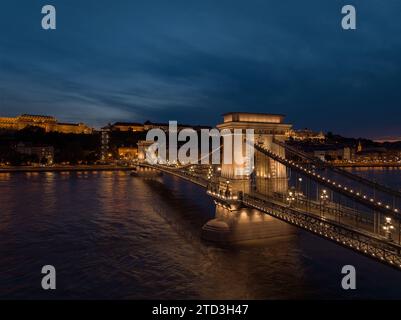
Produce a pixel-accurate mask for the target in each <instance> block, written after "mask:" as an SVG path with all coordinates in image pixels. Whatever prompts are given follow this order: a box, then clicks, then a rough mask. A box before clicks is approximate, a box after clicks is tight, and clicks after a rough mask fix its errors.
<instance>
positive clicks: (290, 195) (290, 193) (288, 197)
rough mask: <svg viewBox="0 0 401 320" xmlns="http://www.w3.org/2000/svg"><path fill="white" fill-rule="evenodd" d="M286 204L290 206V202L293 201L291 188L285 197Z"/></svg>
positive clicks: (293, 195)
mask: <svg viewBox="0 0 401 320" xmlns="http://www.w3.org/2000/svg"><path fill="white" fill-rule="evenodd" d="M286 200H287V202H288V205H289V206H290V207H291V205H292V203H293V202H294V201H295V191H294V189H293V188H291V189H289V190H288V193H287V198H286Z"/></svg>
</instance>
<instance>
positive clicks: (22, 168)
mask: <svg viewBox="0 0 401 320" xmlns="http://www.w3.org/2000/svg"><path fill="white" fill-rule="evenodd" d="M132 169H133V167H128V166H117V165H78V166H52V167H32V166H20V167H0V173H2V172H4V173H7V172H62V171H121V170H122V171H129V170H132Z"/></svg>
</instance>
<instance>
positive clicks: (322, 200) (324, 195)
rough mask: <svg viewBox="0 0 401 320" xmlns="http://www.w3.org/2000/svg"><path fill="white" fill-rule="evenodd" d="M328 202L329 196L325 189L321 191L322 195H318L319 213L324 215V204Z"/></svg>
mask: <svg viewBox="0 0 401 320" xmlns="http://www.w3.org/2000/svg"><path fill="white" fill-rule="evenodd" d="M328 201H329V194H328V193H327V190H326V189H323V190H322V193H321V194H320V209H321V213H324V211H325V208H326V204H327V202H328Z"/></svg>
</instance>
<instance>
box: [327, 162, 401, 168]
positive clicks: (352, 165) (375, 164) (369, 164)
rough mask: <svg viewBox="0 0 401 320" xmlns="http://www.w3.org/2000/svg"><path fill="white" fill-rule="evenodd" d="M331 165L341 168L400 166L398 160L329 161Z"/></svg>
mask: <svg viewBox="0 0 401 320" xmlns="http://www.w3.org/2000/svg"><path fill="white" fill-rule="evenodd" d="M331 165H332V166H333V167H343V168H390V167H395V168H397V167H398V168H400V167H401V163H400V162H367V163H364V162H358V163H331Z"/></svg>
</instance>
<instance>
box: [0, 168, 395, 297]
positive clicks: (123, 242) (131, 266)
mask: <svg viewBox="0 0 401 320" xmlns="http://www.w3.org/2000/svg"><path fill="white" fill-rule="evenodd" d="M360 173H361V174H363V175H365V176H369V177H372V176H373V177H374V178H375V179H376V180H379V181H382V182H386V184H388V185H393V186H395V187H398V188H399V187H400V185H401V170H399V169H377V170H361V172H360ZM214 214H215V208H214V204H213V202H212V200H211V199H210V198H209V197H208V196H207V195H206V194H205V192H204V191H203V190H201V189H200V188H198V187H196V186H193V185H191V184H189V183H186V182H182V181H179V180H178V179H176V178H171V177H163V178H160V179H158V180H145V179H142V178H137V177H131V176H130V175H129V173H127V172H87V173H12V174H5V173H2V174H0V298H2V299H16V298H22V299H44V298H46V299H48V298H51V299H72V298H73V299H191V298H192V299H332V298H334V299H353V298H401V271H398V270H396V269H392V268H390V267H388V266H385V265H382V264H380V263H378V262H376V261H373V260H371V259H369V258H366V257H364V256H361V255H359V254H358V253H355V252H353V251H350V250H348V249H346V248H343V247H340V246H338V245H336V244H334V243H331V242H329V241H327V240H324V239H321V238H319V237H317V236H314V235H311V234H309V233H307V232H305V231H302V230H299V229H296V228H294V227H290V228H289V231H288V236H287V235H283V236H282V237H280V238H275V239H270V240H259V241H252V242H247V243H243V244H241V245H239V244H237V245H232V246H227V247H221V246H216V245H212V244H210V243H206V242H204V241H202V240H201V238H200V234H201V228H202V226H203V224H204V223H205V222H207V221H208V220H210V219H212V218H213V217H214ZM347 264H351V265H353V266H355V268H356V272H357V289H356V290H347V291H346V290H343V289H342V288H341V279H342V277H343V275H342V274H341V268H342V266H344V265H347ZM44 265H53V266H54V267H55V268H56V270H57V289H56V290H53V291H52V290H49V291H45V290H43V289H42V288H41V280H42V276H43V275H42V274H41V268H42V266H44Z"/></svg>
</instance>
